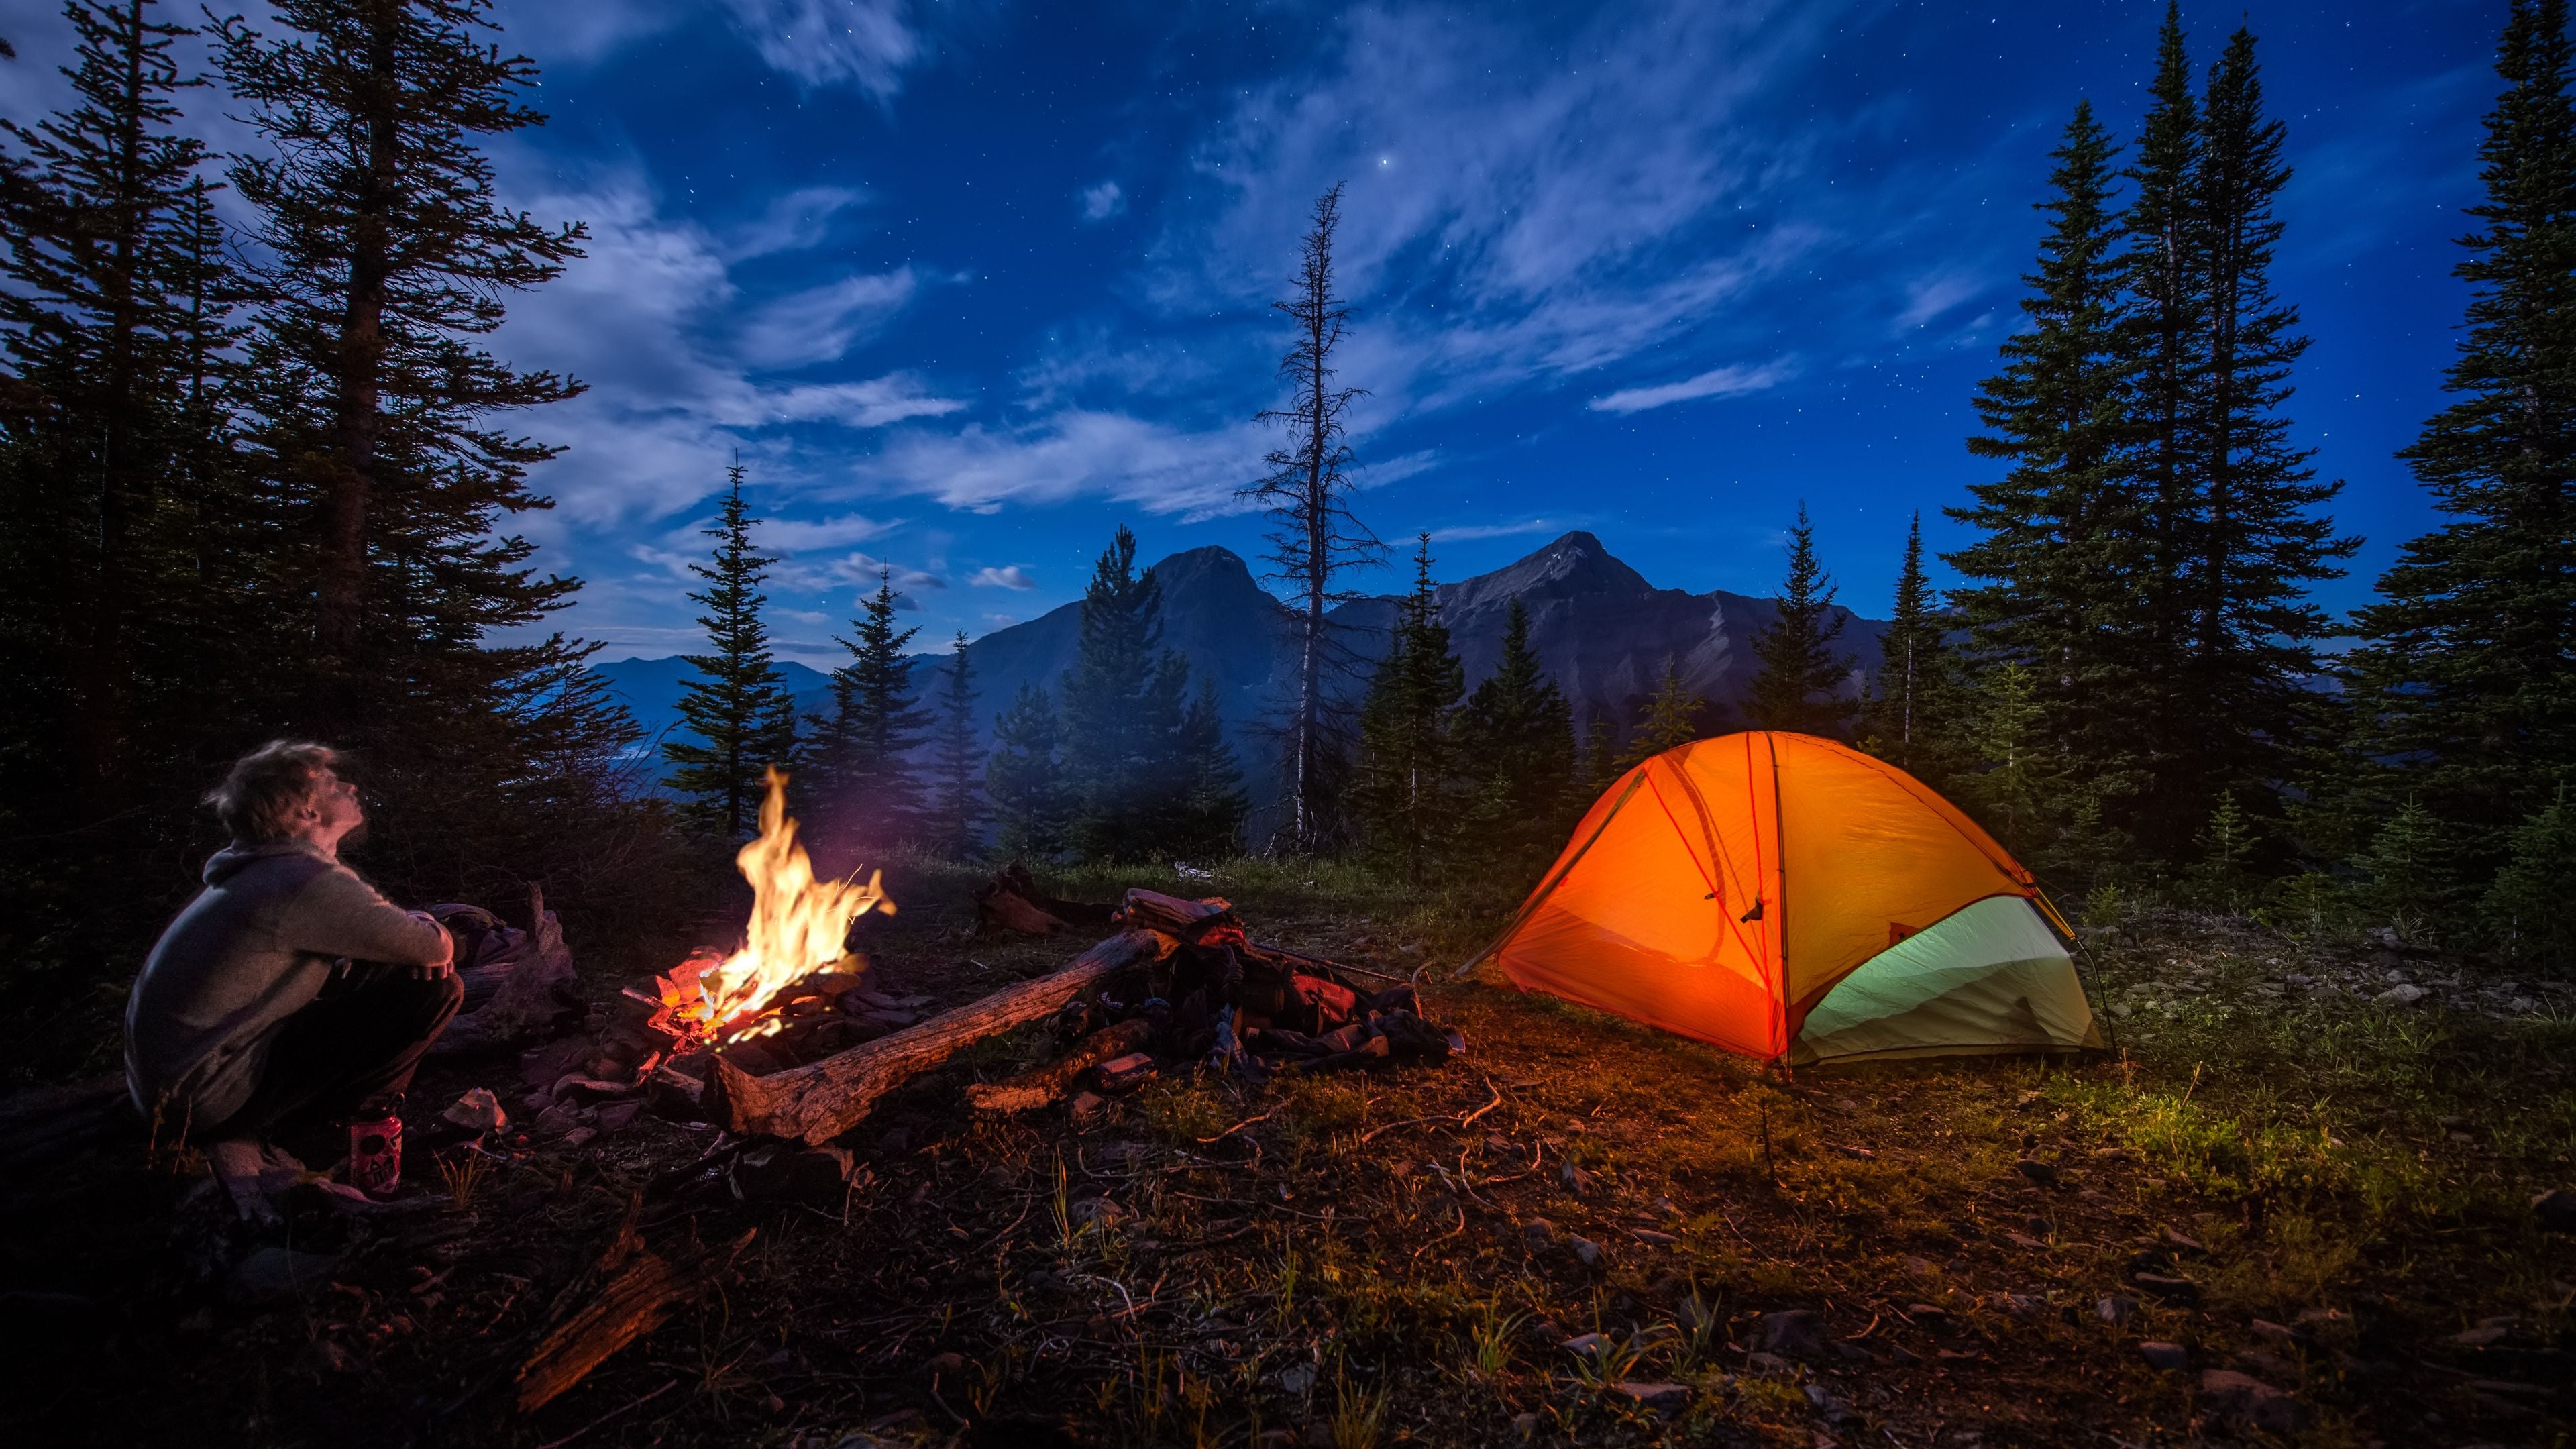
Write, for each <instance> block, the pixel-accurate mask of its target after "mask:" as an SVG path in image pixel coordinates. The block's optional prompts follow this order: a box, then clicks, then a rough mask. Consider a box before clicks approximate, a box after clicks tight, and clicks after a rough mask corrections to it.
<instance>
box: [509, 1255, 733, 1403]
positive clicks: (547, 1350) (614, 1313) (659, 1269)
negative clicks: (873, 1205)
mask: <svg viewBox="0 0 2576 1449" xmlns="http://www.w3.org/2000/svg"><path fill="white" fill-rule="evenodd" d="M757 1232H759V1229H757V1228H753V1229H749V1230H747V1231H745V1232H744V1233H743V1235H742V1236H741V1237H739V1238H736V1239H734V1240H733V1241H732V1242H730V1243H726V1244H723V1245H721V1246H716V1247H706V1248H699V1249H697V1250H695V1251H693V1252H687V1253H682V1254H680V1255H679V1256H678V1257H676V1258H668V1259H666V1258H662V1257H659V1256H657V1255H655V1254H652V1253H648V1252H646V1251H644V1249H643V1246H642V1243H641V1241H640V1240H639V1239H638V1238H637V1237H636V1236H635V1229H634V1219H633V1217H632V1216H631V1215H630V1216H629V1217H628V1219H627V1224H626V1226H625V1227H623V1228H621V1229H619V1231H618V1235H617V1241H616V1242H614V1243H612V1244H611V1245H610V1246H609V1250H608V1254H607V1256H606V1257H604V1258H603V1259H602V1260H601V1263H600V1270H601V1271H602V1272H603V1273H605V1274H608V1275H612V1276H609V1277H608V1281H607V1283H606V1284H605V1285H604V1286H602V1287H601V1288H600V1290H599V1291H598V1293H596V1294H595V1295H593V1296H592V1297H591V1298H590V1299H589V1300H588V1301H586V1302H584V1303H583V1304H582V1305H581V1306H580V1307H578V1308H576V1309H574V1310H573V1311H571V1312H570V1313H567V1314H565V1315H564V1316H563V1318H561V1319H560V1320H558V1321H557V1322H556V1324H555V1326H554V1327H553V1328H551V1329H548V1330H547V1331H546V1336H545V1337H544V1338H542V1339H539V1340H538V1341H537V1346H536V1350H535V1351H534V1352H532V1353H530V1354H529V1355H528V1361H527V1362H526V1363H524V1364H522V1365H520V1366H519V1412H520V1413H523V1414H524V1413H529V1412H532V1411H534V1410H536V1409H538V1408H540V1407H542V1406H544V1405H545V1404H546V1403H547V1402H548V1401H549V1400H551V1399H553V1398H554V1397H555V1396H556V1395H558V1394H560V1393H562V1392H563V1391H564V1390H566V1389H568V1388H571V1387H572V1386H573V1385H575V1384H577V1383H580V1382H581V1381H582V1379H583V1377H584V1376H586V1375H587V1374H589V1372H590V1371H591V1370H592V1369H595V1368H597V1367H599V1366H600V1365H601V1364H603V1363H605V1362H607V1361H608V1358H609V1356H610V1355H611V1354H614V1353H616V1352H617V1351H618V1350H619V1349H621V1348H624V1347H625V1346H626V1345H628V1344H630V1343H633V1342H634V1341H635V1340H637V1339H639V1338H642V1337H643V1336H644V1335H645V1334H648V1333H651V1332H652V1331H653V1330H654V1329H656V1328H659V1327H660V1326H661V1325H662V1320H663V1319H665V1318H668V1317H670V1316H671V1310H672V1309H674V1308H676V1307H678V1306H679V1305H680V1304H682V1303H685V1302H687V1301H688V1300H690V1299H692V1298H695V1297H697V1296H698V1295H699V1294H700V1293H703V1292H705V1291H706V1290H707V1289H708V1288H710V1287H713V1286H714V1285H715V1282H716V1280H717V1279H719V1278H721V1277H723V1276H724V1273H725V1271H726V1270H727V1269H729V1268H731V1267H732V1266H733V1260H734V1259H735V1258H737V1257H739V1256H741V1254H742V1250H743V1249H745V1248H747V1247H749V1246H751V1240H752V1237H753V1235H754V1234H756V1233H757Z"/></svg>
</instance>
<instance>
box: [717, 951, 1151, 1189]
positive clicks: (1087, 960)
mask: <svg viewBox="0 0 2576 1449" xmlns="http://www.w3.org/2000/svg"><path fill="white" fill-rule="evenodd" d="M1174 945H1175V943H1174V941H1173V940H1172V938H1171V937H1169V936H1166V935H1164V934H1162V933H1161V932H1159V931H1135V930H1130V931H1122V932H1120V933H1119V934H1117V935H1115V936H1112V937H1110V938H1109V939H1108V940H1106V941H1103V942H1101V943H1100V944H1098V945H1096V946H1094V947H1092V948H1091V949H1090V950H1088V951H1085V952H1083V953H1082V954H1081V955H1080V956H1078V957H1076V958H1074V961H1073V964H1071V965H1069V966H1067V967H1065V968H1064V969H1063V970H1061V971H1057V972H1053V973H1051V974H1049V975H1045V976H1040V977H1037V978H1035V979H1033V980H1028V981H1023V982H1021V983H1019V984H1018V985H1016V986H1008V987H1004V988H1003V989H1002V990H1000V991H996V992H994V993H993V994H992V995H990V996H987V997H985V998H984V999H983V1000H981V1001H978V1002H975V1003H973V1004H972V1005H968V1006H961V1007H959V1008H957V1009H956V1010H955V1011H950V1012H945V1013H942V1014H941V1015H938V1016H934V1017H932V1018H931V1019H930V1020H928V1021H925V1022H923V1023H921V1024H920V1025H918V1026H910V1027H906V1028H904V1029H903V1030H901V1031H898V1032H896V1033H894V1034H893V1035H891V1036H882V1037H879V1038H877V1039H876V1040H875V1041H872V1042H866V1043H863V1044H861V1045H859V1046H854V1047H852V1048H850V1049H849V1050H848V1051H845V1052H841V1053H839V1054H837V1055H834V1056H828V1057H825V1058H824V1059H823V1060H821V1061H819V1062H812V1063H808V1064H807V1065H805V1066H801V1067H792V1068H790V1069H788V1070H786V1071H783V1072H772V1073H770V1074H769V1075H768V1076H765V1077H755V1076H753V1075H752V1074H751V1073H749V1072H746V1071H744V1070H743V1069H742V1068H740V1067H737V1066H735V1065H734V1064H733V1063H731V1062H728V1061H726V1060H725V1059H724V1058H723V1057H722V1056H718V1057H717V1058H716V1059H715V1077H714V1080H713V1082H712V1083H711V1084H710V1085H713V1086H716V1087H718V1088H719V1089H720V1090H721V1093H722V1097H723V1108H724V1122H725V1126H726V1128H727V1130H729V1131H733V1132H740V1133H754V1132H757V1133H760V1134H763V1135H765V1136H770V1137H795V1138H800V1139H802V1140H804V1141H806V1142H810V1143H813V1144H815V1145H817V1146H819V1145H821V1144H823V1143H825V1142H829V1141H830V1140H832V1139H833V1138H835V1137H838V1136H839V1135H841V1134H842V1133H844V1132H847V1131H849V1130H850V1129H851V1128H852V1127H855V1126H857V1125H858V1124H859V1123H860V1122H861V1121H863V1120H865V1119H866V1117H867V1115H868V1113H869V1111H870V1110H872V1109H873V1108H874V1107H875V1106H876V1102H877V1099H878V1098H879V1097H882V1096H884V1095H885V1094H886V1093H888V1092H890V1091H893V1090H894V1089H895V1088H896V1087H899V1086H901V1085H903V1084H904V1083H905V1082H907V1081H910V1080H911V1079H912V1078H914V1077H916V1076H919V1075H920V1074H921V1073H923V1072H926V1071H929V1070H930V1069H931V1068H933V1067H935V1066H937V1065H939V1064H940V1063H941V1062H944V1061H946V1060H948V1058H949V1057H950V1056H952V1055H954V1054H955V1053H956V1052H957V1051H958V1050H959V1049H961V1048H963V1047H966V1046H970V1045H972V1044H974V1043H976V1042H979V1041H982V1040H984V1039H985V1038H986V1037H991V1036H998V1035H1000V1034H1001V1033H1003V1032H1006V1031H1008V1030H1010V1029H1011V1028H1012V1027H1015V1026H1018V1025H1020V1024H1021V1023H1023V1022H1029V1021H1035V1020H1037V1019H1038V1018H1039V1017H1042V1016H1045V1015H1047V1014H1048V1013H1050V1012H1052V1011H1054V1010H1055V1009H1056V1008H1057V1007H1059V1006H1062V1005H1064V1004H1065V1003H1066V1002H1068V1001H1071V1000H1073V999H1074V998H1075V997H1077V996H1080V995H1081V994H1082V993H1083V992H1085V991H1088V990H1090V989H1092V988H1093V987H1095V986H1097V985H1099V984H1100V983H1101V982H1104V981H1106V980H1108V979H1109V978H1110V977H1112V976H1114V975H1116V974H1118V973H1119V972H1120V971H1123V970H1125V969H1127V968H1128V967H1130V966H1133V965H1136V964H1137V963H1139V962H1144V961H1159V960H1161V959H1163V958H1164V957H1165V956H1168V955H1170V954H1171V953H1172V950H1173V947H1174Z"/></svg>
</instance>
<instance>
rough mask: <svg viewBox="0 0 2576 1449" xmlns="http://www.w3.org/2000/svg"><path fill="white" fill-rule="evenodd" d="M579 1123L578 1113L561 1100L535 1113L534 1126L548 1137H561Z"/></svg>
mask: <svg viewBox="0 0 2576 1449" xmlns="http://www.w3.org/2000/svg"><path fill="white" fill-rule="evenodd" d="M580 1125H581V1116H580V1114H579V1113H577V1112H575V1111H574V1110H573V1109H572V1108H571V1107H569V1106H567V1105H565V1104H564V1103H561V1102H557V1103H556V1104H554V1105H553V1106H551V1107H548V1108H547V1109H545V1110H544V1111H543V1112H540V1113H538V1114H537V1121H536V1128H537V1130H538V1131H539V1132H542V1133H544V1134H545V1135H547V1136H548V1137H561V1136H562V1135H564V1134H565V1133H567V1132H570V1131H571V1130H572V1129H574V1128H575V1127H578V1126H580Z"/></svg>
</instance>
